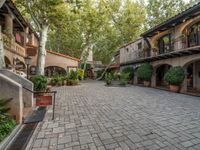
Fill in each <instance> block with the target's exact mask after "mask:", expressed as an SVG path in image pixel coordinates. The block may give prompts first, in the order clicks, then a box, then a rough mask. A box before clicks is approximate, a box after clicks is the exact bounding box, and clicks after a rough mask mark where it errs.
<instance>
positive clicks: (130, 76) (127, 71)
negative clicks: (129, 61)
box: [122, 67, 134, 81]
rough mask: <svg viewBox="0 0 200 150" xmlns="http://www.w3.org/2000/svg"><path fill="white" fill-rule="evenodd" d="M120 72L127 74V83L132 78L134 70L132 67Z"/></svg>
mask: <svg viewBox="0 0 200 150" xmlns="http://www.w3.org/2000/svg"><path fill="white" fill-rule="evenodd" d="M122 72H124V73H129V78H128V80H129V81H130V80H132V79H133V78H134V69H133V67H126V68H124V69H123V70H122Z"/></svg>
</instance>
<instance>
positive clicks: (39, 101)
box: [31, 75, 52, 106]
mask: <svg viewBox="0 0 200 150" xmlns="http://www.w3.org/2000/svg"><path fill="white" fill-rule="evenodd" d="M31 81H32V82H33V84H34V91H36V93H35V95H34V97H35V98H36V106H47V105H52V96H51V95H49V94H46V93H45V92H47V90H48V91H49V90H50V89H48V88H47V77H45V76H43V75H37V76H34V77H32V78H31ZM37 92H41V93H37ZM42 92H44V93H42Z"/></svg>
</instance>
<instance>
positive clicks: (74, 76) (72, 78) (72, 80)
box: [68, 70, 79, 85]
mask: <svg viewBox="0 0 200 150" xmlns="http://www.w3.org/2000/svg"><path fill="white" fill-rule="evenodd" d="M68 78H69V80H68V85H78V84H79V80H78V71H74V70H71V71H70V73H69V76H68Z"/></svg>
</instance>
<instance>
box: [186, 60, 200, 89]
mask: <svg viewBox="0 0 200 150" xmlns="http://www.w3.org/2000/svg"><path fill="white" fill-rule="evenodd" d="M184 68H185V69H186V72H187V73H186V77H187V83H186V84H187V91H188V92H200V59H199V60H194V61H192V62H189V63H187V64H186V65H185V66H184Z"/></svg>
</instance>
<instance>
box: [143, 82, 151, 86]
mask: <svg viewBox="0 0 200 150" xmlns="http://www.w3.org/2000/svg"><path fill="white" fill-rule="evenodd" d="M143 83H144V86H146V87H150V85H151V82H150V81H143Z"/></svg>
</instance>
